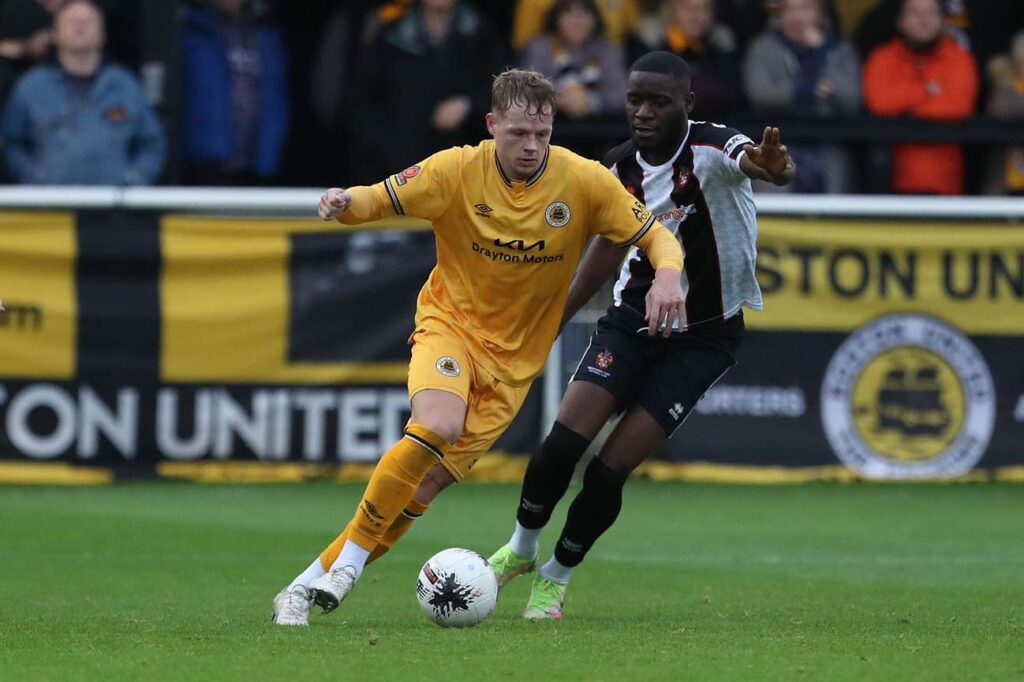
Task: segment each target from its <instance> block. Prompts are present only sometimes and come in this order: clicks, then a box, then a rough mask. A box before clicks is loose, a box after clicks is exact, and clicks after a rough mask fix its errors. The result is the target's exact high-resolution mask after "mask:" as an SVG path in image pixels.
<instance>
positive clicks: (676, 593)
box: [0, 482, 1024, 682]
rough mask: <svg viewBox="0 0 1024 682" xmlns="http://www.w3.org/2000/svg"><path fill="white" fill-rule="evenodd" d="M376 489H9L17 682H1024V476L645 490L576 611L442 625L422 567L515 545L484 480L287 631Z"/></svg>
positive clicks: (2, 625)
mask: <svg viewBox="0 0 1024 682" xmlns="http://www.w3.org/2000/svg"><path fill="white" fill-rule="evenodd" d="M360 491H361V486H355V485H329V484H319V483H318V484H307V485H295V486H292V485H266V486H258V485H252V486H227V485H223V486H221V485H195V484H174V483H163V484H159V483H157V484H118V485H112V486H106V487H95V488H17V487H0V679H2V680H5V681H20V680H36V679H39V680H56V679H60V680H62V681H64V680H78V679H83V680H162V679H167V680H244V681H245V682H252V681H253V680H264V679H278V680H293V679H294V680H318V681H322V680H331V681H334V680H360V681H366V682H377V681H385V680H462V679H468V678H476V679H481V678H483V679H497V680H683V679H686V680H740V679H755V680H800V679H808V680H812V679H813V680H863V679H870V680H879V679H890V680H964V679H977V680H989V679H991V680H1024V486H1010V485H994V484H993V485H925V484H920V485H805V486H781V487H748V486H710V485H677V484H655V483H647V482H633V483H631V484H630V485H629V487H628V488H627V491H626V503H625V507H624V511H623V513H622V516H621V517H620V519H619V523H618V525H617V526H616V527H615V528H613V529H612V530H611V531H610V532H609V533H608V534H607V535H606V536H605V537H604V538H603V539H602V541H601V543H600V544H599V545H598V547H597V548H595V550H594V551H593V552H592V554H591V556H590V557H589V558H588V561H587V563H586V564H584V566H583V567H582V568H580V569H579V570H578V571H577V574H576V576H575V577H574V578H573V583H572V585H571V587H570V590H569V597H568V601H567V616H566V619H565V620H564V621H562V622H560V623H527V622H524V621H522V620H521V619H519V617H518V616H519V612H520V610H521V608H522V605H523V602H524V601H525V598H526V595H527V593H528V591H529V582H528V580H524V579H520V580H519V581H517V582H514V583H512V584H511V585H510V586H509V587H508V588H507V590H506V592H505V593H504V594H503V595H502V600H501V602H500V603H499V605H498V609H497V611H496V612H495V614H494V615H493V616H492V617H491V619H490V620H488V621H487V622H486V623H484V624H483V625H481V626H479V627H477V628H474V629H470V630H443V629H440V628H437V627H436V626H434V625H432V624H431V623H429V622H428V621H427V620H426V619H425V618H424V617H423V615H422V613H421V612H420V610H419V607H418V605H417V604H416V600H415V597H414V589H413V587H414V581H415V577H416V572H417V570H418V569H419V567H420V565H421V564H422V562H423V560H424V559H426V558H427V557H428V556H429V555H430V554H432V553H433V552H435V551H437V550H440V549H443V548H445V547H450V546H467V547H471V548H474V549H477V550H479V551H481V552H483V553H489V552H490V551H491V550H492V549H494V548H496V547H497V546H498V545H500V544H501V543H503V542H504V541H505V540H506V538H507V536H508V533H509V531H510V530H511V525H512V518H513V513H514V508H515V504H516V501H517V496H518V487H517V486H497V485H472V484H467V485H464V486H461V487H457V488H454V489H452V490H450V491H448V492H447V493H446V494H445V495H444V496H443V497H442V498H441V499H440V500H438V502H437V503H435V505H434V508H433V509H432V510H431V511H430V512H429V513H428V515H427V516H426V517H425V518H424V520H423V521H421V522H419V525H418V527H416V528H414V529H413V531H412V532H411V533H410V535H409V536H407V537H406V539H405V540H404V541H403V542H402V543H401V544H400V545H399V547H398V548H397V549H396V550H395V551H394V552H393V553H392V554H391V555H389V556H388V557H386V558H385V559H384V560H382V561H381V562H380V563H379V564H375V565H373V566H372V567H370V568H369V569H368V570H367V572H366V573H365V574H364V577H363V580H362V581H361V582H360V584H359V586H358V588H357V590H356V591H355V592H354V593H353V596H352V597H351V598H350V599H349V601H347V602H346V603H345V604H344V606H343V607H342V608H341V609H340V610H339V611H338V612H336V613H334V614H332V615H331V616H326V617H325V616H321V615H319V614H315V615H314V616H313V619H312V623H311V627H310V628H308V629H302V630H299V629H285V628H278V627H276V626H273V625H272V624H271V623H270V622H269V618H268V617H269V612H270V599H271V597H272V596H273V595H274V594H275V593H276V592H277V590H279V589H280V588H281V587H282V585H283V584H284V583H286V582H287V581H288V580H290V579H291V577H292V576H293V575H295V574H296V573H298V571H300V570H301V569H302V568H304V567H305V566H306V565H307V564H308V563H309V561H310V560H311V559H312V557H313V556H314V555H315V554H316V552H318V551H319V549H320V548H321V546H322V545H323V544H324V543H325V542H327V541H328V540H329V539H330V538H331V537H333V534H334V532H335V531H336V530H337V529H338V528H339V527H340V526H342V525H343V523H344V521H346V520H347V519H346V517H347V516H348V514H349V513H350V512H351V511H352V510H353V509H354V505H355V502H356V500H357V496H358V494H359V493H360ZM560 526H561V517H558V518H556V523H553V524H552V527H551V528H549V530H548V532H547V533H546V534H545V536H544V544H543V546H544V548H545V553H544V556H545V557H546V555H547V553H548V552H550V547H551V544H552V542H553V540H554V538H555V537H556V535H557V530H558V528H560ZM371 640H373V641H375V642H376V643H375V644H371Z"/></svg>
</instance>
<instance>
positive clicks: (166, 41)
mask: <svg viewBox="0 0 1024 682" xmlns="http://www.w3.org/2000/svg"><path fill="white" fill-rule="evenodd" d="M64 4H65V3H63V2H61V1H60V0H0V104H2V105H3V119H2V121H3V123H2V132H3V142H2V145H3V152H4V153H3V156H4V158H5V160H6V164H5V166H6V167H5V169H4V173H5V174H4V175H3V180H4V181H6V182H22V183H34V184H54V183H61V184H72V183H74V184H101V183H102V184H111V183H112V181H111V179H110V178H111V175H110V174H111V173H114V174H115V175H114V176H113V177H115V178H120V182H122V183H124V184H149V183H151V182H154V181H155V182H158V183H160V184H171V185H176V184H194V185H225V186H229V185H291V186H322V185H324V184H328V183H331V184H351V183H354V182H368V181H373V180H376V179H379V178H380V177H382V176H383V175H384V174H386V173H388V172H392V171H393V170H394V169H395V168H401V167H404V166H406V165H408V164H410V163H413V162H415V161H416V160H418V159H420V158H422V157H423V156H425V155H427V154H429V153H431V152H432V151H433V150H436V149H438V148H441V147H444V146H449V145H451V144H459V143H462V142H470V141H474V140H476V139H479V138H480V137H481V136H483V135H484V134H485V131H484V130H483V125H482V113H483V112H484V111H486V109H487V106H488V95H489V92H488V87H489V80H490V75H491V74H493V73H495V72H497V71H499V70H501V69H502V68H503V67H504V66H506V65H521V66H526V67H530V68H534V69H538V70H541V71H543V72H545V73H546V74H547V75H548V76H549V77H550V78H552V80H553V81H554V82H555V83H556V86H557V88H558V91H559V105H560V119H559V122H558V125H557V127H556V140H555V141H556V142H558V143H561V144H564V145H567V146H569V147H571V148H573V149H575V150H577V151H580V152H581V153H584V154H586V155H589V156H592V157H595V158H598V157H599V156H600V155H601V154H602V153H603V152H604V150H606V149H607V148H608V147H609V146H611V145H612V144H613V143H616V142H618V141H620V140H621V139H622V138H623V137H624V135H625V127H624V125H623V123H622V118H621V112H620V110H621V106H620V104H619V103H620V102H621V100H622V97H623V93H624V88H625V80H626V79H625V75H626V70H627V69H628V64H629V63H631V61H632V60H633V59H635V58H636V57H637V56H639V55H640V54H643V53H644V52H646V51H648V50H652V49H665V50H671V51H673V52H676V53H678V54H680V55H682V56H683V57H684V58H686V59H687V60H688V62H689V63H690V64H691V66H692V68H693V71H694V81H693V83H694V84H693V88H694V91H695V93H696V96H697V104H696V108H695V110H694V112H693V117H694V118H697V119H707V120H712V121H717V122H723V123H728V124H730V125H733V126H735V127H738V128H740V129H742V130H744V131H745V132H748V133H750V134H752V135H757V133H758V131H759V130H760V129H761V127H763V126H764V125H765V124H766V123H772V124H776V125H779V126H780V127H781V128H782V130H783V136H784V140H785V141H787V142H788V143H789V144H790V145H791V147H792V148H793V151H794V156H796V157H797V161H798V164H799V166H800V168H801V174H800V179H799V181H798V182H797V184H796V186H795V188H794V189H795V191H798V192H806V193H851V192H852V193H860V192H870V193H888V192H903V193H916V194H921V193H923V194H1018V193H1021V192H1024V152H1022V149H1024V133H1022V132H1021V130H1022V129H1024V128H1022V127H1021V126H1020V120H1021V119H1022V118H1024V3H1020V2H1015V1H1014V0H974V1H972V0H957V1H950V0H911V1H909V2H904V0H842V1H841V2H840V1H839V0H489V1H484V0H391V1H388V2H382V1H381V0H318V1H316V2H302V3H295V2H292V3H285V2H283V1H282V0H187V1H181V2H176V3H175V2H156V1H143V2H129V1H126V0H97V2H96V5H98V6H99V8H100V9H101V10H102V12H103V13H104V16H105V28H106V30H105V32H102V33H101V36H100V43H99V45H98V46H94V47H95V48H96V49H98V50H99V52H98V53H102V54H103V62H102V66H97V67H96V69H98V70H94V71H93V72H92V73H89V69H88V68H86V71H85V72H84V73H82V74H73V75H70V77H69V81H70V82H71V84H72V85H71V87H69V88H68V89H67V91H66V92H63V91H61V90H60V88H59V87H58V86H57V85H53V91H50V92H48V91H47V88H46V86H45V84H44V86H43V87H37V86H39V84H40V82H41V81H42V80H45V79H43V78H42V77H43V76H44V75H46V74H44V73H40V70H45V69H49V70H50V71H49V76H50V77H51V78H53V77H60V76H61V75H62V74H63V75H64V76H69V70H68V67H67V58H66V57H65V56H62V55H68V54H79V55H81V54H82V52H81V50H82V49H84V48H82V46H81V45H79V46H78V47H75V45H74V42H75V40H77V39H79V38H80V37H81V36H78V35H77V34H75V30H77V28H76V27H73V26H68V27H66V31H65V33H64V34H63V35H64V38H63V39H62V38H61V35H62V33H61V32H60V31H59V30H57V31H52V32H51V24H52V23H53V16H52V15H53V14H54V13H55V12H57V10H58V8H60V7H61V6H62V5H64ZM72 4H79V3H72ZM940 11H941V13H942V15H941V19H940V23H937V24H935V32H934V33H933V32H932V28H931V27H930V25H929V17H928V15H929V13H937V12H940ZM915 13H916V14H915ZM915 22H916V23H915ZM169 26H170V27H172V30H170V31H169V30H168V27H169ZM62 41H63V42H62ZM69 41H70V42H69ZM940 48H941V49H940ZM76 49H77V50H79V52H78V53H75V52H74V51H75V50H76ZM900 50H903V51H902V52H900ZM940 53H941V54H940ZM900 59H904V60H905V61H906V62H907V64H908V66H907V68H906V69H905V71H902V72H901V71H900V70H899V69H898V68H897V67H896V66H895V65H894V62H893V61H892V60H897V61H899V60H900ZM86 62H88V59H87V60H86ZM115 64H119V65H123V66H124V67H126V68H127V69H128V70H129V71H130V72H133V73H134V75H135V76H136V77H137V78H138V79H139V83H140V84H141V90H140V91H139V92H138V93H137V95H138V100H139V103H138V107H139V111H138V112H136V111H135V110H134V109H133V108H132V107H128V110H123V109H124V107H123V106H122V105H120V104H118V105H116V106H108V105H106V104H104V102H103V100H102V98H99V97H97V98H95V99H90V98H91V97H94V95H90V94H88V93H89V92H90V90H89V88H90V87H92V86H91V85H90V83H93V82H100V80H101V78H100V76H101V75H102V76H103V78H106V77H107V76H106V75H103V74H107V73H108V71H110V69H111V67H112V65H115ZM32 70H35V80H34V81H30V83H31V84H33V86H32V87H28V86H23V87H21V88H19V83H24V82H25V79H28V78H29V77H30V76H29V75H28V74H29V72H30V71H32ZM873 72H874V73H876V74H884V77H873V76H872V73H873ZM121 73H123V72H121ZM97 74H99V75H97ZM900 74H902V75H900ZM901 78H903V79H904V81H905V82H903V81H901V80H900V79H901ZM90 79H96V80H95V81H92V80H90ZM123 87H127V88H129V89H130V84H127V85H123ZM915 88H917V90H920V92H921V95H920V98H919V99H920V100H921V101H918V102H914V101H910V100H908V99H907V96H902V98H901V96H900V95H899V93H901V92H909V91H914V89H915ZM62 93H63V94H62ZM62 96H63V97H69V98H70V100H69V103H67V104H65V105H59V106H58V105H56V104H54V102H59V101H60V100H59V99H57V100H54V99H49V100H47V98H48V97H49V98H54V97H56V98H60V97H62ZM126 96H127V95H126ZM76 98H77V99H76ZM911 99H913V98H912V97H911ZM46 102H49V104H46ZM146 102H148V105H149V106H150V107H152V109H153V110H154V111H155V113H156V114H157V117H158V119H159V121H160V129H159V130H157V129H156V128H154V127H153V126H148V127H146V126H138V129H133V130H132V132H131V133H130V140H129V141H128V142H126V147H125V148H126V149H129V150H130V151H128V152H125V153H126V154H136V152H137V149H138V148H144V149H145V152H146V153H147V154H148V155H149V156H148V157H147V158H146V159H142V160H137V159H134V158H133V159H129V160H120V159H110V160H109V163H106V159H104V163H103V164H101V165H102V166H103V168H102V169H101V170H102V172H100V171H99V170H96V168H95V167H94V164H86V165H88V166H89V169H88V170H87V171H85V174H84V175H82V176H81V177H79V176H76V175H75V174H74V169H73V168H70V166H71V164H70V163H69V162H68V156H67V155H66V154H64V153H61V152H66V151H67V147H68V146H71V147H74V146H76V145H88V144H89V141H90V140H91V141H92V144H93V145H95V146H97V147H101V148H100V149H81V150H77V152H76V153H80V155H81V156H83V158H93V157H92V156H90V155H91V154H99V155H100V156H101V157H103V156H104V155H113V154H115V153H116V152H115V151H113V150H114V149H115V147H116V145H111V144H108V143H106V142H102V140H104V139H105V138H104V137H103V135H104V134H106V133H103V132H102V131H103V130H104V129H105V127H109V128H112V129H115V130H114V132H109V131H108V132H109V134H112V135H115V136H121V135H122V133H123V131H124V130H125V129H126V128H127V127H129V125H131V124H132V123H133V122H136V121H137V120H139V119H140V118H145V116H146V115H147V112H146V111H145V109H146ZM40 106H42V107H43V108H45V109H48V110H51V111H52V110H54V109H55V108H61V107H63V108H64V109H65V110H67V111H69V112H70V113H68V114H66V115H65V116H64V117H63V118H60V117H56V119H55V120H37V118H38V117H37V118H33V114H32V112H33V111H37V110H38V108H39V107H40ZM104 107H106V108H104ZM90 109H93V110H92V111H91V112H90ZM90 113H91V115H92V118H93V119H95V120H94V121H93V122H92V125H93V126H94V127H93V128H92V129H91V130H92V131H93V132H92V133H90V134H86V135H78V134H74V133H75V132H76V131H78V130H82V128H79V127H76V126H82V125H85V126H88V125H90V123H89V120H91V119H89V116H90ZM78 115H81V116H82V117H83V118H82V120H77V119H75V117H76V116H78ZM44 119H45V117H44ZM87 119H88V120H87ZM40 131H43V132H40ZM40 137H42V138H43V139H38V138H40ZM126 139H127V138H126ZM97 140H100V142H97ZM897 141H899V142H901V143H914V144H912V145H911V146H910V147H909V148H908V145H907V144H899V145H895V146H894V143H895V142H897ZM55 143H56V144H55ZM164 143H166V144H164ZM1007 143H1010V144H1009V145H1008V144H1007ZM1015 145H1021V146H1020V147H1017V146H1015ZM46 147H51V148H52V147H56V150H54V149H51V150H50V151H49V152H46V153H48V154H50V155H51V157H54V158H60V159H61V162H60V164H59V165H60V166H61V168H59V169H58V170H60V171H62V172H61V173H56V172H50V171H48V170H47V169H46V168H45V167H40V166H45V163H44V162H40V163H38V164H32V163H29V162H28V161H26V158H28V157H27V156H26V154H31V153H36V154H39V155H42V154H43V152H40V151H39V150H40V149H43V148H46ZM165 149H166V151H165ZM936 153H937V154H938V157H937V158H939V159H940V160H941V161H940V162H934V159H935V158H936V156H935V154H936ZM70 157H71V158H74V157H75V154H74V153H72V154H70ZM154 164H155V165H154ZM936 164H938V165H936ZM122 167H127V170H124V169H123V168H122ZM157 167H159V172H157V171H156V168H157ZM937 168H941V169H942V172H941V173H940V172H938V170H937ZM929 170H931V171H933V172H932V173H931V175H939V176H941V177H940V178H939V179H935V178H931V177H929V173H928V171H929ZM922 174H923V175H922ZM113 183H114V184H118V182H117V181H116V180H115V181H113ZM762 189H765V188H762Z"/></svg>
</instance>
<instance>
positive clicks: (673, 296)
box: [636, 222, 686, 337]
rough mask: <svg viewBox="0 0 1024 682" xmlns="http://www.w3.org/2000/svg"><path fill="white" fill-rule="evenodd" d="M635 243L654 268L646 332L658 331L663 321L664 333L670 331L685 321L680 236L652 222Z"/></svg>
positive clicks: (651, 333) (648, 302) (652, 333)
mask: <svg viewBox="0 0 1024 682" xmlns="http://www.w3.org/2000/svg"><path fill="white" fill-rule="evenodd" d="M636 247H637V248H638V249H640V250H641V251H643V252H644V253H645V254H647V260H649V261H651V266H652V267H653V268H654V282H653V283H652V284H651V288H650V290H649V291H648V292H647V301H646V302H647V316H646V319H647V322H648V326H647V333H648V334H650V335H651V336H654V334H656V333H657V331H658V327H659V325H664V329H663V331H662V334H663V336H666V337H667V336H668V335H669V334H671V333H672V329H673V327H674V325H675V324H676V323H677V322H678V323H679V327H680V328H682V327H683V326H684V325H685V324H686V298H685V297H684V296H683V286H682V274H683V249H682V247H681V246H680V245H679V240H678V239H676V237H675V235H673V234H672V233H671V232H669V231H668V230H667V229H665V227H664V226H663V225H662V224H661V223H659V222H655V223H654V224H653V225H652V226H651V229H650V230H648V231H647V234H645V235H643V236H642V237H641V238H640V239H639V240H637V242H636Z"/></svg>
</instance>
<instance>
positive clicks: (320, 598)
mask: <svg viewBox="0 0 1024 682" xmlns="http://www.w3.org/2000/svg"><path fill="white" fill-rule="evenodd" d="M355 584H356V569H355V567H353V566H346V565H342V566H337V567H335V568H332V569H331V570H330V572H329V573H325V574H324V575H322V576H320V577H319V578H317V579H316V580H314V581H313V582H311V583H310V584H309V591H310V593H311V594H310V596H311V597H312V599H313V603H314V604H316V605H317V606H319V607H320V608H322V609H323V610H324V613H330V612H331V611H333V610H334V609H336V608H338V605H339V604H341V602H343V601H345V597H347V596H348V593H349V592H351V591H352V588H353V587H355Z"/></svg>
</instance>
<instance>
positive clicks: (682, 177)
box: [676, 170, 690, 189]
mask: <svg viewBox="0 0 1024 682" xmlns="http://www.w3.org/2000/svg"><path fill="white" fill-rule="evenodd" d="M688 184H690V173H689V172H688V171H685V170H684V171H682V172H681V173H680V174H679V175H678V176H677V177H676V189H686V186H687V185H688Z"/></svg>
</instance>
